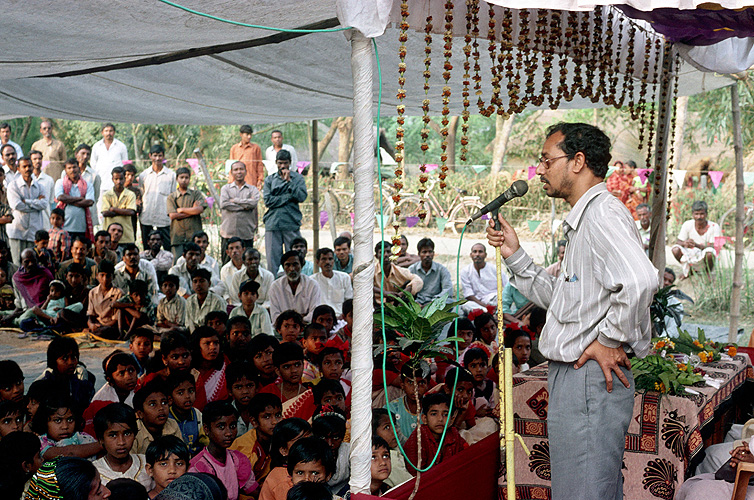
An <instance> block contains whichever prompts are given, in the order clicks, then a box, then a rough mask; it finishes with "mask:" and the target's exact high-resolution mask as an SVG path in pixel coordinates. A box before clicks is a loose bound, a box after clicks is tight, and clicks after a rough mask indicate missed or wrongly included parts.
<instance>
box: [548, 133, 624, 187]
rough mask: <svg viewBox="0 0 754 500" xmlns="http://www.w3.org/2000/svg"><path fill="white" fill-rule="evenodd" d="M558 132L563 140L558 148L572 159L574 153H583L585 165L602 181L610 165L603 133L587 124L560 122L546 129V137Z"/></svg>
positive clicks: (608, 139) (606, 139)
mask: <svg viewBox="0 0 754 500" xmlns="http://www.w3.org/2000/svg"><path fill="white" fill-rule="evenodd" d="M558 132H560V133H561V134H563V136H564V138H563V140H562V141H561V142H560V143H559V144H558V147H559V148H560V149H561V150H563V153H565V154H566V155H568V158H569V159H573V157H574V156H575V155H576V153H579V152H581V153H583V154H584V157H585V158H586V165H587V167H589V170H591V171H592V173H593V174H594V175H595V176H596V177H600V178H602V179H604V178H605V175H606V174H607V168H608V165H609V164H610V158H611V155H610V138H609V137H608V136H607V135H605V133H604V132H603V131H602V130H600V129H598V128H597V127H595V126H594V125H589V124H588V123H565V122H560V123H556V124H555V125H552V126H550V128H548V129H547V137H548V138H549V137H550V136H552V135H553V134H556V133H558Z"/></svg>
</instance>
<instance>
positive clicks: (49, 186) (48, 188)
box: [29, 149, 55, 229]
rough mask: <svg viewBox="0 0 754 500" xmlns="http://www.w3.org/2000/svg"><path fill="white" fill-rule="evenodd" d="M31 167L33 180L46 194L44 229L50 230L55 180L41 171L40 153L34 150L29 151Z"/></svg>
mask: <svg viewBox="0 0 754 500" xmlns="http://www.w3.org/2000/svg"><path fill="white" fill-rule="evenodd" d="M29 158H30V159H31V166H32V168H33V169H34V178H35V179H36V180H37V182H38V183H39V185H40V186H42V187H43V188H44V190H45V193H47V202H48V203H47V209H46V210H45V222H44V228H45V229H50V212H52V209H53V208H55V206H54V204H55V179H53V178H52V177H50V176H49V175H47V174H46V173H45V172H43V171H42V153H41V152H40V151H37V150H35V149H32V150H31V151H29Z"/></svg>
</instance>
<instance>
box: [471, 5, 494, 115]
mask: <svg viewBox="0 0 754 500" xmlns="http://www.w3.org/2000/svg"><path fill="white" fill-rule="evenodd" d="M487 15H488V17H489V21H488V23H487V41H488V42H489V43H488V46H487V51H488V52H489V55H490V61H491V64H490V73H492V79H491V80H490V84H491V85H492V94H491V96H490V105H489V106H486V107H485V105H484V100H483V99H482V97H481V92H479V94H480V97H479V100H478V101H477V106H479V114H480V115H482V116H486V117H490V116H491V115H492V113H493V112H494V111H495V106H494V104H493V103H494V102H495V99H496V98H497V96H498V95H500V76H499V75H498V74H497V65H496V64H495V63H496V60H497V57H496V55H495V54H496V51H497V45H496V44H495V24H496V23H495V7H494V6H493V5H492V4H490V8H489V11H488V12H487Z"/></svg>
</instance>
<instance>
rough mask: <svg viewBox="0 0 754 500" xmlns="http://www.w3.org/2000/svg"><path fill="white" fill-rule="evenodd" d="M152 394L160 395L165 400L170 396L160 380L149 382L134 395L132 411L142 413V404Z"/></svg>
mask: <svg viewBox="0 0 754 500" xmlns="http://www.w3.org/2000/svg"><path fill="white" fill-rule="evenodd" d="M152 394H162V395H163V396H165V397H166V398H167V397H169V396H170V393H169V392H168V390H167V389H166V388H165V383H164V382H163V381H162V380H161V379H159V378H156V379H153V380H150V381H149V382H147V383H146V384H144V386H143V387H142V388H141V389H139V390H138V391H136V394H134V410H136V411H144V402H145V401H146V400H147V398H148V397H149V396H151V395H152Z"/></svg>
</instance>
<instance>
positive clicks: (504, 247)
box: [471, 180, 529, 259]
mask: <svg viewBox="0 0 754 500" xmlns="http://www.w3.org/2000/svg"><path fill="white" fill-rule="evenodd" d="M528 190H529V185H528V184H527V183H526V181H521V180H519V181H516V182H514V183H513V184H512V185H511V187H510V188H508V189H507V190H506V191H505V192H504V193H503V194H501V195H500V196H498V197H497V198H496V199H495V200H493V201H492V202H490V203H488V204H487V205H485V206H484V207H483V208H482V210H480V211H479V213H478V214H474V216H473V217H472V218H471V221H473V220H476V219H478V218H480V217H481V216H482V215H484V214H485V213H489V212H491V211H495V210H497V209H499V208H500V207H501V206H503V205H504V204H505V203H507V202H509V201H510V200H512V199H513V198H518V197H519V196H523V195H524V194H526V192H527V191H528ZM497 218H498V221H499V222H500V230H498V229H495V221H494V220H493V219H490V222H489V225H488V226H487V241H488V243H489V244H490V245H491V246H493V247H499V248H500V254H501V255H502V256H503V258H506V259H507V258H508V257H510V256H511V255H513V254H514V253H515V252H516V250H518V249H519V247H520V244H519V242H518V235H516V231H515V230H514V229H513V227H512V226H511V225H510V224H508V221H506V220H505V219H504V218H503V216H502V215H498V216H497Z"/></svg>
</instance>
